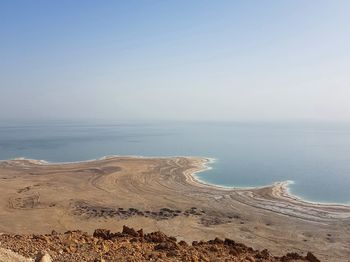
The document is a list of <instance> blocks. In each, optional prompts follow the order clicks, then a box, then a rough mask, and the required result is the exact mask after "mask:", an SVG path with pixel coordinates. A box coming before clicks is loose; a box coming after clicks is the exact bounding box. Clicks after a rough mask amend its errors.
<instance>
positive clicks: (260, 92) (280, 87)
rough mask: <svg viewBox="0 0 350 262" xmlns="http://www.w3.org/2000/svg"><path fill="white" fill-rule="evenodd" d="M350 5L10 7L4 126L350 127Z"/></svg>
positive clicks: (0, 111) (0, 76)
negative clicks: (224, 123)
mask: <svg viewBox="0 0 350 262" xmlns="http://www.w3.org/2000/svg"><path fill="white" fill-rule="evenodd" d="M349 14H350V1H348V0H344V1H337V0H329V1H321V0H314V1H312V0H310V1H306V0H290V1H287V0H285V1H277V0H275V1H260V0H259V1H249V0H242V1H233V0H232V1H231V0H230V1H204V0H200V1H188V0H186V1H178V0H176V1H166V0H161V1H152V0H149V1H130V0H128V1H97V0H96V1H90V0H84V1H70V0H66V1H62V0H60V1H46V0H37V1H29V0H22V1H17V0H8V1H5V0H2V1H0V118H111V119H115V120H119V119H123V120H125V119H126V120H127V119H177V120H180V119H182V120H192V119H195V120H212V119H216V120H274V119H278V120H285V119H286V120H288V119H318V120H350V15H349Z"/></svg>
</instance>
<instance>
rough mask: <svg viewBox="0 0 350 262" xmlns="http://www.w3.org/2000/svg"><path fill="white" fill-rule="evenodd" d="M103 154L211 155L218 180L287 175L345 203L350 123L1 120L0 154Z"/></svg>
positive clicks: (316, 196)
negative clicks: (124, 122)
mask: <svg viewBox="0 0 350 262" xmlns="http://www.w3.org/2000/svg"><path fill="white" fill-rule="evenodd" d="M106 155H144V156H172V155H191V156H192V155H195V156H206V157H213V158H216V159H217V161H216V162H215V163H214V164H213V165H212V166H213V169H212V170H209V171H207V172H204V173H201V174H200V177H201V179H203V180H205V181H207V182H210V183H213V184H218V185H224V186H261V185H268V184H271V183H273V182H276V181H285V180H292V181H294V182H295V184H293V185H292V186H291V191H292V193H293V194H296V195H298V196H300V197H303V198H305V199H308V200H312V201H322V202H338V203H350V124H340V123H328V124H327V123H157V124H156V123H153V124H111V123H109V124H106V123H101V122H99V123H82V122H45V123H37V122H36V123H21V124H19V123H14V122H7V123H6V122H3V123H0V159H11V158H16V157H27V158H33V159H43V160H47V161H54V162H69V161H78V160H89V159H95V158H100V157H102V156H106Z"/></svg>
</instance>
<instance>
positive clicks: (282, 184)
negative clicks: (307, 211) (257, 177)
mask: <svg viewBox="0 0 350 262" xmlns="http://www.w3.org/2000/svg"><path fill="white" fill-rule="evenodd" d="M179 157H183V158H188V159H192V160H195V161H196V162H198V163H197V164H198V167H196V168H195V169H194V170H191V169H188V170H186V171H185V172H184V175H185V176H186V179H187V181H188V182H189V183H192V184H193V185H195V186H202V187H203V186H204V187H206V188H210V189H214V190H215V189H216V190H217V189H219V190H224V191H232V190H233V191H247V190H248V191H249V190H259V189H268V188H269V189H271V190H272V192H274V193H275V196H276V197H278V198H283V199H286V200H289V201H293V202H300V203H303V204H311V205H315V206H321V207H345V208H348V207H350V202H349V203H340V202H322V201H313V200H309V199H305V198H303V197H301V196H298V195H296V194H293V193H291V191H290V185H291V184H294V183H295V182H294V181H293V180H286V181H276V182H274V183H272V184H268V185H263V186H237V187H236V186H224V185H219V184H214V183H210V182H208V181H205V180H203V179H201V178H200V175H198V174H200V173H202V172H205V171H208V170H211V169H213V168H212V167H211V166H209V165H210V164H212V163H215V162H216V160H217V159H216V158H212V157H202V156H183V155H182V156H181V155H179V156H177V155H172V156H142V155H106V156H102V157H100V158H94V159H89V160H78V161H69V162H51V161H47V160H38V159H32V158H26V157H16V158H13V159H5V160H0V163H2V162H9V161H10V162H12V161H28V162H29V163H33V164H36V165H46V166H60V165H71V164H84V163H93V162H98V161H103V160H110V159H111V160H112V159H115V158H135V159H167V158H179ZM276 192H277V193H276Z"/></svg>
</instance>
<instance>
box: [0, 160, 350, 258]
mask: <svg viewBox="0 0 350 262" xmlns="http://www.w3.org/2000/svg"><path fill="white" fill-rule="evenodd" d="M207 163H208V159H206V158H199V157H165V158H164V157H161V158H147V157H120V156H118V157H108V158H103V159H100V160H93V161H87V162H76V163H66V164H55V163H50V164H46V163H45V162H43V161H33V160H26V159H17V160H8V161H1V162H0V181H1V183H0V195H1V197H0V220H1V223H0V232H4V233H18V234H26V233H48V232H51V231H52V230H56V231H59V232H63V231H66V230H72V229H74V230H76V229H81V230H83V231H88V232H90V233H91V232H93V230H94V229H96V228H109V229H112V230H120V229H121V228H122V226H123V225H125V224H127V225H129V226H132V227H135V228H138V227H140V226H141V225H142V227H143V228H144V230H145V231H148V232H151V231H155V230H160V231H163V232H165V233H166V234H169V235H173V236H176V237H177V239H179V240H185V241H192V240H198V239H203V240H208V239H213V238H215V237H222V238H225V237H227V238H231V239H234V240H236V241H239V242H242V243H245V244H247V245H249V246H252V247H254V248H258V249H264V248H268V249H269V250H270V251H271V252H272V253H275V254H276V255H280V254H281V253H287V252H293V251H296V252H299V253H300V252H301V253H302V252H303V251H305V252H306V251H312V252H313V253H314V254H315V255H317V257H319V258H321V260H322V261H348V260H349V257H350V207H349V206H346V205H325V204H318V203H310V202H306V201H303V200H301V199H299V198H297V197H294V196H292V195H290V194H289V193H288V185H287V182H280V183H275V184H274V185H271V186H266V187H259V188H244V189H239V188H238V189H231V188H221V187H216V186H213V185H208V184H205V183H203V182H201V181H199V180H198V179H197V178H196V175H195V174H196V173H197V172H200V171H202V170H205V169H206V168H207V166H206V165H207Z"/></svg>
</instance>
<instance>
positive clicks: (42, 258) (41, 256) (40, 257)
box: [35, 252, 52, 262]
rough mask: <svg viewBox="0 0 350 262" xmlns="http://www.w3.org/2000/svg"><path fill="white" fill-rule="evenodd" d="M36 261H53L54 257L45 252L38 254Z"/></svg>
mask: <svg viewBox="0 0 350 262" xmlns="http://www.w3.org/2000/svg"><path fill="white" fill-rule="evenodd" d="M35 262H52V259H51V256H50V255H49V254H48V253H46V252H44V253H39V254H38V255H37V257H36V258H35Z"/></svg>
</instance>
